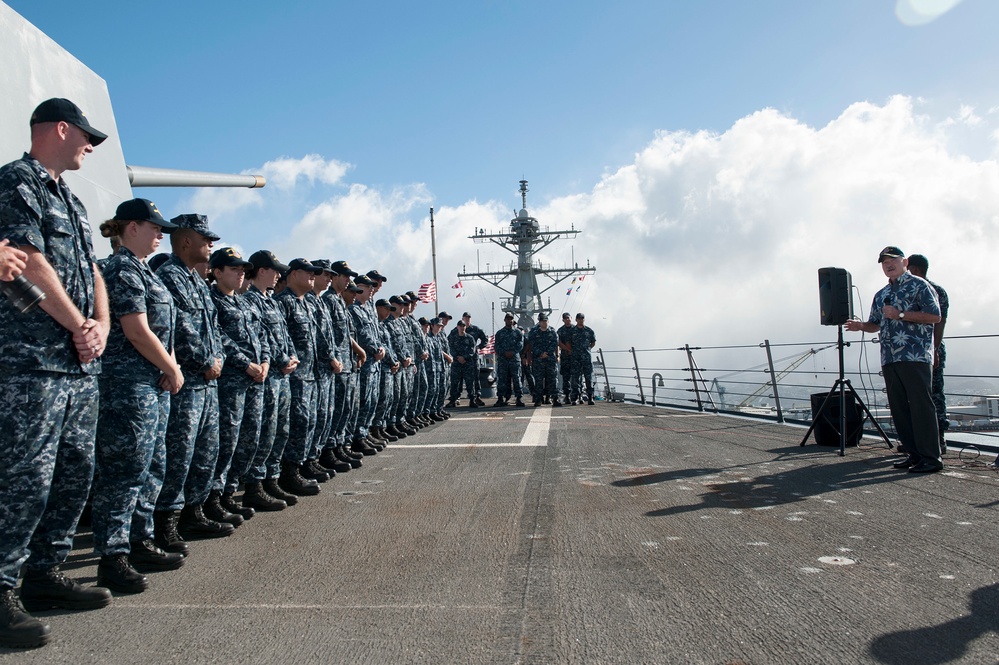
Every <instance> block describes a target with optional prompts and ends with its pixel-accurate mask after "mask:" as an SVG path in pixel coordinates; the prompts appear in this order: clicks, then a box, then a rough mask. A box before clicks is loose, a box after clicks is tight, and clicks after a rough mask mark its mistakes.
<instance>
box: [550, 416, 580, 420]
mask: <svg viewBox="0 0 999 665" xmlns="http://www.w3.org/2000/svg"><path fill="white" fill-rule="evenodd" d="M575 417H576V416H552V418H561V419H562V420H572V419H573V418H575Z"/></svg>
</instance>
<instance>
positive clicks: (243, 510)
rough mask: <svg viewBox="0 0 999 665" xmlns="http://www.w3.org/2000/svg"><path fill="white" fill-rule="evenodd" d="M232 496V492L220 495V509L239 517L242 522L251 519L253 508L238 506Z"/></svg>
mask: <svg viewBox="0 0 999 665" xmlns="http://www.w3.org/2000/svg"><path fill="white" fill-rule="evenodd" d="M232 494H233V493H232V492H223V493H222V500H221V502H220V503H221V504H222V507H223V508H225V509H226V510H228V511H229V512H230V513H232V514H233V515H239V516H240V517H242V518H243V520H244V521H245V520H248V519H250V518H251V517H253V508H249V507H247V506H241V505H239V503H237V502H236V497H234V496H233V495H232Z"/></svg>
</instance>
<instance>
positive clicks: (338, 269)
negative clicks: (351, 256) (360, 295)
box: [330, 261, 357, 277]
mask: <svg viewBox="0 0 999 665" xmlns="http://www.w3.org/2000/svg"><path fill="white" fill-rule="evenodd" d="M330 269H331V270H332V271H333V272H334V273H336V274H337V275H347V276H348V277H357V273H356V272H354V271H353V270H351V269H350V266H349V265H347V262H346V261H334V262H333V263H331V264H330Z"/></svg>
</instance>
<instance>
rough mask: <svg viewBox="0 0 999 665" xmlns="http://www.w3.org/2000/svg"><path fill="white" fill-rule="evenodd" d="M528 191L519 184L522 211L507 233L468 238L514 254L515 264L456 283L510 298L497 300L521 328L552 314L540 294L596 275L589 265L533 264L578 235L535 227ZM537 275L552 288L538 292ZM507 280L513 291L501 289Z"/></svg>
mask: <svg viewBox="0 0 999 665" xmlns="http://www.w3.org/2000/svg"><path fill="white" fill-rule="evenodd" d="M527 191H528V190H527V181H526V180H521V181H520V199H521V202H522V204H523V207H522V208H521V209H520V212H518V213H517V215H516V217H514V218H513V219H512V220H510V230H509V231H506V232H499V233H490V232H487V231H486V230H485V229H476V231H475V235H473V236H469V237H470V238H471V239H472V241H473V242H475V243H486V242H491V243H495V244H496V245H499V246H500V247H502V248H503V249H505V250H507V251H509V252H511V253H512V254H515V255H516V256H517V259H516V261H515V262H511V263H510V266H509V267H508V268H507V269H506V270H497V271H492V272H490V271H488V270H487V271H486V272H461V273H459V274H458V279H461V280H465V279H481V280H483V281H486V282H489V283H490V284H492V285H493V286H495V287H496V288H498V289H500V290H501V291H503V292H505V293H507V294H509V296H510V297H508V298H502V299H501V300H500V309H502V310H503V311H504V312H509V313H510V314H513V316H514V318H515V319H517V324H518V325H520V326H521V327H523V328H530V327H531V326H533V325H534V321H535V317H536V316H537V315H538V314H541V313H542V312H543V313H545V314H551V311H552V310H551V307H547V306H545V304H544V303H543V302H542V301H541V294H543V293H545V292H546V291H548V290H549V289H551V288H552V287H554V286H556V285H557V284H559V283H560V282H562V281H564V280H566V279H568V278H569V277H572V276H574V275H592V274H593V273H594V272H595V271H596V267H595V266H591V265H590V262H589V261H587V262H586V266H585V267H581V266H579V264H576V265H573V266H569V267H563V268H556V267H554V266H544V265H542V264H541V262H540V261H538V262H535V261H534V254H535V252H538V251H541V250H542V249H544V248H545V247H547V246H548V245H550V244H552V243H553V242H555V241H556V240H558V239H560V238H562V237H569V238H572V237H575V236H576V234H577V233H579V231H577V230H576V229H575V227H574V226H573V227H572V228H571V229H569V230H566V231H553V230H550V229H548V228H547V227H545V228H542V227H541V225H540V224H538V220H536V219H535V218H533V217H531V216H530V214H528V212H527ZM539 275H540V276H543V277H546V278H548V279H550V280H551V284H549V285H548V286H546V287H545V288H544V289H541V288H539V287H538V276H539ZM510 276H514V277H515V278H516V280H515V283H514V287H513V290H512V291H511V290H509V289H507V288H505V287H504V286H502V285H501V283H502V282H503V281H504V280H506V278H508V277H510Z"/></svg>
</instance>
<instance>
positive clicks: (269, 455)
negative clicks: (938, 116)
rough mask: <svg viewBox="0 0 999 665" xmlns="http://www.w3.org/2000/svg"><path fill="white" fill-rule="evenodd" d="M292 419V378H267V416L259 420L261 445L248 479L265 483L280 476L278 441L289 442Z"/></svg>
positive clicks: (276, 375)
mask: <svg viewBox="0 0 999 665" xmlns="http://www.w3.org/2000/svg"><path fill="white" fill-rule="evenodd" d="M290 418H291V379H289V378H288V377H287V376H285V375H283V374H281V372H279V371H278V372H275V373H274V374H268V375H267V381H266V382H265V383H264V415H263V417H262V418H261V419H260V443H259V444H258V445H257V454H256V455H254V456H253V463H252V464H251V465H250V471H249V472H248V473H247V474H246V477H247V478H248V479H249V480H266V479H267V478H277V477H278V476H280V475H281V453H283V452H284V449H283V448H278V447H277V446H276V445H274V444H275V442H276V441H277V440H278V439H280V440H281V441H287V440H288V431H289V430H288V421H289V420H290Z"/></svg>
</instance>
